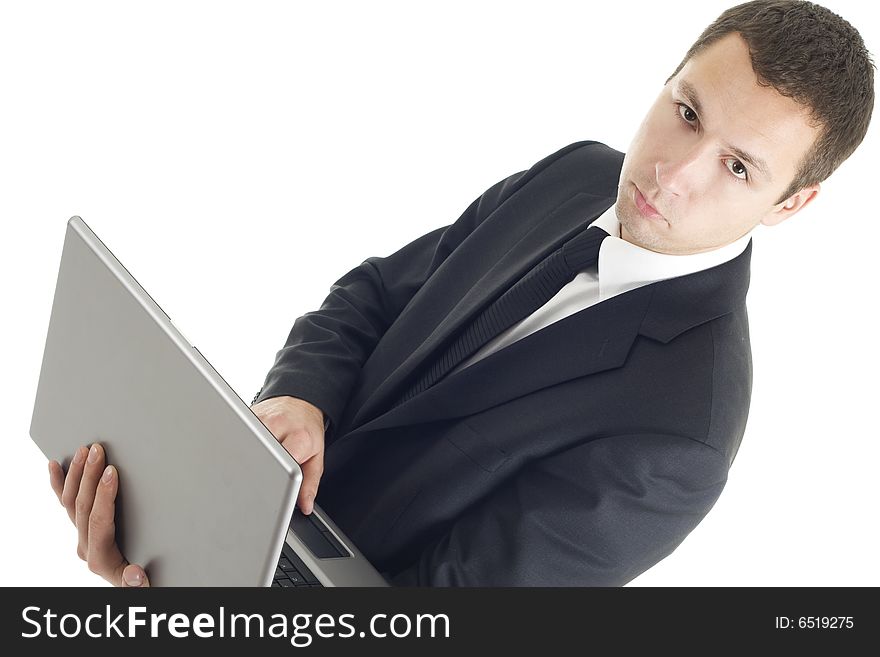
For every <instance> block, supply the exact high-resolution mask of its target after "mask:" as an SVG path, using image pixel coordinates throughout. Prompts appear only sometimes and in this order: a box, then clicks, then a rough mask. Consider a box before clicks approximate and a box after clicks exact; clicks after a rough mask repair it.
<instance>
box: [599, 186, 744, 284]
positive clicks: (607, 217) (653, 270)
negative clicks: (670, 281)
mask: <svg viewBox="0 0 880 657" xmlns="http://www.w3.org/2000/svg"><path fill="white" fill-rule="evenodd" d="M590 225H591V226H593V225H595V226H599V227H600V228H602V229H603V230H604V231H605V232H607V233H608V235H609V237H607V238H605V239H604V240H603V241H602V245H601V246H600V247H599V264H598V267H599V270H598V273H599V298H600V300H604V299H607V298H608V297H612V296H615V295H617V294H621V293H623V292H627V291H629V290H632V289H634V288H636V287H639V286H640V285H645V284H648V283H653V282H654V281H659V280H662V279H665V278H672V277H675V276H683V275H685V274H690V273H693V272H696V271H701V270H703V269H708V268H709V267H714V266H716V265H720V264H721V263H723V262H727V261H728V260H731V259H733V258H735V257H736V256H738V255H739V254H741V253H742V252H743V251H744V250H745V248H746V246H747V245H748V243H749V239H750V238H751V231H750V232H748V233H746V234H745V235H743V236H742V237H740V238H738V239H737V240H735V241H733V242H731V243H730V244H726V245H725V246H722V247H719V248H717V249H713V250H711V251H705V252H703V253H691V254H687V255H673V254H669V253H657V252H656V251H651V250H649V249H645V248H643V247H641V246H637V245H635V244H631V243H630V242H627V241H626V240H624V239H622V238H621V237H620V221H619V220H618V219H617V213H616V211H615V203H612V204H611V206H610V207H609V208H608V209H607V210H605V212H603V213H602V214H601V215H599V217H598V218H596V219H595V221H593V222H591V223H590Z"/></svg>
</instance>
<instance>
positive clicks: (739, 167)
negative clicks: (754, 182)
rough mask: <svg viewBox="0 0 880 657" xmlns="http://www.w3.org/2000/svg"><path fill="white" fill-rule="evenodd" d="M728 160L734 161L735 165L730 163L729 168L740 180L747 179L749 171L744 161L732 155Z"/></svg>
mask: <svg viewBox="0 0 880 657" xmlns="http://www.w3.org/2000/svg"><path fill="white" fill-rule="evenodd" d="M726 162H732V163H733V165H732V166H730V165H728V167H727V168H728V169H730V172H731V173H732V174H733V175H734V176H736V177H737V178H739V179H740V180H746V179H747V178H748V177H749V172H748V171H746V168H745V167H744V166H743V163H742V162H740V161H739V160H734V159H733V158H732V157H729V158H727V160H726Z"/></svg>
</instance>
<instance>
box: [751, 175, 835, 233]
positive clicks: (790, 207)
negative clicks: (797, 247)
mask: <svg viewBox="0 0 880 657" xmlns="http://www.w3.org/2000/svg"><path fill="white" fill-rule="evenodd" d="M820 189H821V185H820V184H819V183H816V184H815V185H810V186H808V187H804V188H803V189H802V190H801V191H799V192H795V193H794V194H792V195H791V196H789V197H788V198H787V199H786V200H785V201H783V202H782V203H780V204H779V205H775V206H773V210H771V211H770V212H769V213H768V214H767V216H766V217H764V218H763V219H761V223H762V224H764V225H765V226H775V225H776V224H779V223H782V222H783V221H785V220H786V219H788V218H789V217H791V216H793V215H794V214H795V213H796V212H797V211H798V210H800V209H802V208H804V207H806V205H807V203H809V202H810V201H812V200H813V199H814V198H816V196H818V195H819V190H820Z"/></svg>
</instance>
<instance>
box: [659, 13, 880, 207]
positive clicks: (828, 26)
mask: <svg viewBox="0 0 880 657" xmlns="http://www.w3.org/2000/svg"><path fill="white" fill-rule="evenodd" d="M733 32H736V33H738V34H739V35H740V36H741V37H742V38H743V40H745V42H746V43H747V44H748V47H749V55H750V57H751V60H752V68H753V69H754V71H755V74H756V75H757V77H758V84H760V85H762V86H772V87H773V88H774V89H776V91H778V92H779V93H780V94H782V95H783V96H787V97H789V98H792V99H793V100H794V101H796V102H798V103H800V104H801V105H804V106H805V107H807V108H809V110H810V118H811V122H812V124H813V126H814V127H817V128H819V134H818V136H817V137H816V140H815V142H814V143H813V145H812V147H811V148H810V149H809V150H808V151H807V153H806V154H805V155H804V158H803V159H802V160H801V162H800V164H799V165H798V169H797V173H796V174H795V176H794V179H793V180H792V182H791V184H790V185H789V186H788V189H786V190H785V192H784V193H783V194H782V196H781V198H780V199H779V200H778V201H776V203H775V204H774V205H776V204H779V203H782V202H783V201H785V200H786V199H787V198H789V197H790V196H791V195H792V194H794V193H796V192H798V191H800V190H801V189H803V188H804V187H807V186H809V185H812V184H815V183H819V182H822V181H823V180H825V179H826V178H828V176H830V175H831V174H832V172H834V170H835V169H837V167H839V166H840V165H841V163H842V162H843V161H844V160H846V158H848V157H849V156H850V155H851V154H852V153H853V151H854V150H855V149H856V147H857V146H858V145H859V144H860V143H862V139H864V137H865V133H866V132H867V130H868V124H869V123H870V122H871V112H872V111H873V109H874V68H875V67H874V63H873V62H872V61H871V55H870V53H869V52H868V50H867V49H866V48H865V43H864V41H863V40H862V37H861V35H860V34H859V33H858V31H857V30H856V29H855V28H854V27H853V26H852V25H850V24H849V23H848V22H847V21H845V20H844V19H843V18H841V17H840V16H838V15H837V14H835V13H833V12H831V11H830V10H829V9H826V8H825V7H821V6H819V5H816V4H813V3H812V2H805V1H803V0H753V1H752V2H745V3H743V4H740V5H737V6H735V7H731V8H730V9H727V10H726V11H724V12H723V13H722V14H721V15H720V16H719V17H718V18H717V19H715V21H714V22H713V23H712V24H711V25H709V27H707V28H706V29H705V30H703V33H702V34H701V35H700V37H699V38H698V39H697V40H696V42H695V43H694V44H693V45H692V46H691V47H690V50H688V51H687V54H686V55H685V56H684V59H683V60H682V61H681V64H679V65H678V68H677V69H675V72H674V73H673V74H672V75H670V76H669V78H667V80H666V82H667V83H668V82H669V80H671V79H672V78H674V77H675V76H676V75H677V74H678V72H679V71H680V70H681V69H682V67H683V66H684V65H685V64H686V63H687V61H688V60H689V59H690V58H691V57H693V56H694V55H696V54H697V53H699V52H700V51H702V50H703V49H704V48H706V47H708V46H710V45H711V44H712V43H714V42H715V41H717V40H719V39H720V38H722V37H724V36H727V35H728V34H730V33H733Z"/></svg>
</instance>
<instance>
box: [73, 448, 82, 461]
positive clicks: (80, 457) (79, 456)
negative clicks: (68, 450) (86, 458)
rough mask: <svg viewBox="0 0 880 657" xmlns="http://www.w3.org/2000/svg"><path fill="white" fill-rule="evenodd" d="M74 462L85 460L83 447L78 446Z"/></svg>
mask: <svg viewBox="0 0 880 657" xmlns="http://www.w3.org/2000/svg"><path fill="white" fill-rule="evenodd" d="M73 462H74V463H82V462H83V451H82V447H77V449H76V453H75V454H74V455H73Z"/></svg>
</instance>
